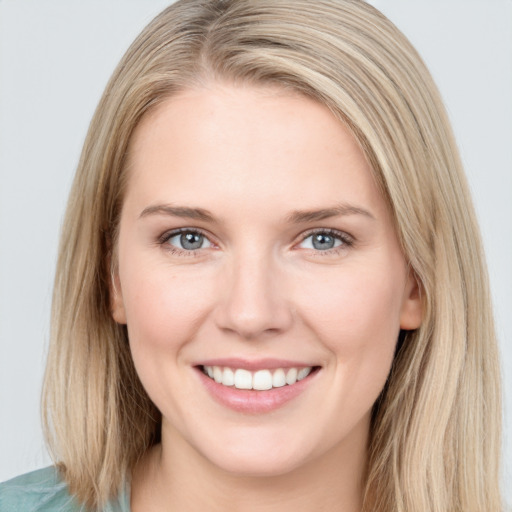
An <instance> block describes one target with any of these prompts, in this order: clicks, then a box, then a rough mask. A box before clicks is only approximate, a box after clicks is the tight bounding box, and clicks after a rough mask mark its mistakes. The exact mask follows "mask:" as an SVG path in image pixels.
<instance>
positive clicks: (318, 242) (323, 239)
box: [299, 229, 352, 251]
mask: <svg viewBox="0 0 512 512" xmlns="http://www.w3.org/2000/svg"><path fill="white" fill-rule="evenodd" d="M350 245H352V239H351V237H350V236H349V235H347V234H346V233H342V232H340V231H334V230H330V229H328V230H322V231H314V232H313V233H309V234H308V235H306V237H305V238H304V239H303V240H302V242H301V243H300V244H299V247H301V248H302V249H313V250H315V251H329V250H332V249H336V248H338V247H342V246H346V247H348V246H350Z"/></svg>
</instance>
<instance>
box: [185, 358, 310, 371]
mask: <svg viewBox="0 0 512 512" xmlns="http://www.w3.org/2000/svg"><path fill="white" fill-rule="evenodd" d="M194 366H223V367H228V368H237V369H238V368H240V369H243V370H249V371H256V370H275V369H277V368H306V367H310V366H318V365H315V364H312V363H307V362H304V361H291V360H289V359H274V358H264V359H242V358H238V357H235V358H232V357H230V358H215V359H206V360H204V361H199V362H198V363H196V364H194Z"/></svg>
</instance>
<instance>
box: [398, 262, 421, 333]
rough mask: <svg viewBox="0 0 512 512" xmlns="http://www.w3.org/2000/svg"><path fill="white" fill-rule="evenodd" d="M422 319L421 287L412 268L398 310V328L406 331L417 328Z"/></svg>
mask: <svg viewBox="0 0 512 512" xmlns="http://www.w3.org/2000/svg"><path fill="white" fill-rule="evenodd" d="M422 319H423V302H422V299H421V287H420V285H419V283H418V278H417V277H416V274H415V273H414V271H413V270H412V269H409V272H408V276H407V282H406V284H405V289H404V296H403V301H402V310H401V312H400V329H403V330H406V331H412V330H414V329H417V328H418V327H419V326H420V325H421V321H422Z"/></svg>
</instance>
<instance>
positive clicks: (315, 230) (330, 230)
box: [300, 228, 354, 241]
mask: <svg viewBox="0 0 512 512" xmlns="http://www.w3.org/2000/svg"><path fill="white" fill-rule="evenodd" d="M317 233H326V234H328V235H333V236H337V237H338V238H341V239H348V240H351V241H354V237H353V236H352V235H351V234H350V233H347V232H346V231H340V230H339V229H333V228H313V229H310V230H308V231H306V232H304V233H302V234H301V235H300V241H304V240H305V239H306V238H309V237H310V236H311V235H315V234H317Z"/></svg>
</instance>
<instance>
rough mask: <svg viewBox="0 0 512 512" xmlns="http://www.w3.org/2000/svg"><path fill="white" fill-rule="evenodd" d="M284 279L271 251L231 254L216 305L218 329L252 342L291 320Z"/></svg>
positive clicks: (251, 249)
mask: <svg viewBox="0 0 512 512" xmlns="http://www.w3.org/2000/svg"><path fill="white" fill-rule="evenodd" d="M284 281H285V280H284V275H283V272H282V269H281V268H280V265H279V264H278V261H277V259H276V258H275V257H274V255H273V254H272V252H271V251H265V250H261V249H258V248H255V247H251V246H247V247H245V248H243V249H241V250H240V251H238V252H236V253H234V254H233V257H232V261H231V263H230V268H229V270H228V272H227V280H226V283H225V285H226V288H225V291H224V293H223V294H222V295H223V300H222V302H221V304H220V306H219V307H220V311H219V316H218V318H219V327H221V328H222V329H227V330H230V331H233V332H236V333H237V334H238V335H239V336H241V337H243V338H246V339H252V338H256V337H258V336H259V335H262V334H265V333H266V334H269V333H274V334H275V333H277V332H281V331H283V330H285V329H286V328H288V327H289V325H290V322H291V320H292V315H291V310H290V307H289V301H288V298H287V297H286V286H285V283H284Z"/></svg>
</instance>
